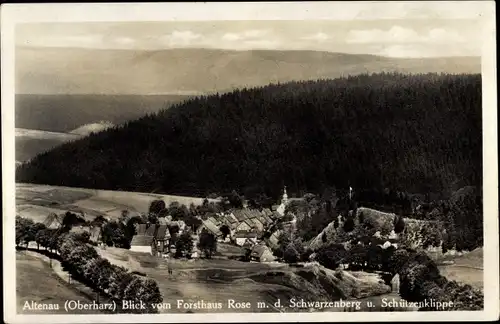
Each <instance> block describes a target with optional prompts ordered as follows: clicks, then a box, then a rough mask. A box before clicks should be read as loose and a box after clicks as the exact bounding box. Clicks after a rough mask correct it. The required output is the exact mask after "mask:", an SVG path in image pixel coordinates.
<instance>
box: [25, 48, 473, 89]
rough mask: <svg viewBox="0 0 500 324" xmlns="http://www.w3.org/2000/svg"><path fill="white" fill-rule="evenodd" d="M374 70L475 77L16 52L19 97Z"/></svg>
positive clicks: (461, 60)
mask: <svg viewBox="0 0 500 324" xmlns="http://www.w3.org/2000/svg"><path fill="white" fill-rule="evenodd" d="M377 72H401V73H427V72H437V73H441V72H443V73H480V72H481V63H480V58H479V57H449V58H422V59H420V58H419V59H406V58H405V59H403V58H389V57H382V56H376V55H366V54H362V55H361V54H343V53H333V52H322V51H307V50H294V51H283V50H249V51H234V50H223V49H202V48H198V49H165V50H149V51H146V50H142V51H136V50H103V49H78V48H50V47H45V48H41V47H36V48H35V47H18V48H16V92H17V93H20V94H143V95H148V94H179V95H185V94H191V95H192V94H200V93H205V94H206V93H213V92H226V91H230V90H233V89H235V88H242V87H255V86H264V85H267V84H269V83H283V82H288V81H297V80H317V79H326V78H336V77H340V76H342V75H356V74H362V73H377ZM97 81H98V82H97Z"/></svg>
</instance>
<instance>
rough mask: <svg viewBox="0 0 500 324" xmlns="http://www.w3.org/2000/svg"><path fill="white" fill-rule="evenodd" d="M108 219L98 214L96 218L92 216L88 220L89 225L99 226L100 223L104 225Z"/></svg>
mask: <svg viewBox="0 0 500 324" xmlns="http://www.w3.org/2000/svg"><path fill="white" fill-rule="evenodd" d="M107 221H108V220H107V219H106V218H104V216H102V215H99V216H97V217H96V218H94V219H93V220H92V221H91V222H90V226H95V227H101V226H102V225H104V224H105V223H106V222H107Z"/></svg>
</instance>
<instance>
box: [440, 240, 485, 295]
mask: <svg viewBox="0 0 500 324" xmlns="http://www.w3.org/2000/svg"><path fill="white" fill-rule="evenodd" d="M445 261H453V262H454V263H453V264H449V265H441V266H439V271H440V272H441V274H442V275H443V276H445V277H446V278H448V279H449V280H456V281H458V282H462V283H465V284H469V285H471V286H472V287H474V288H477V289H481V290H483V289H484V280H483V279H484V274H483V262H484V259H483V249H482V248H478V249H475V250H474V251H471V252H469V253H467V254H464V255H462V256H459V257H454V258H446V260H445Z"/></svg>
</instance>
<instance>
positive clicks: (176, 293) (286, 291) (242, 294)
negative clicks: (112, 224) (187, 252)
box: [97, 248, 390, 312]
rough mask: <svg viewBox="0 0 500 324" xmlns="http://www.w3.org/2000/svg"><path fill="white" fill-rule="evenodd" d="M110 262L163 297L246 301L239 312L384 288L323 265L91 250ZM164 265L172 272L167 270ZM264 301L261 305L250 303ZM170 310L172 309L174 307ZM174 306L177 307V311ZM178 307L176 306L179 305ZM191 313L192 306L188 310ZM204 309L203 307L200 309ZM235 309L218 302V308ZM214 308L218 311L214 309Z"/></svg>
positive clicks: (360, 295) (377, 291) (373, 279)
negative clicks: (152, 283) (138, 275)
mask: <svg viewBox="0 0 500 324" xmlns="http://www.w3.org/2000/svg"><path fill="white" fill-rule="evenodd" d="M97 250H98V253H99V254H100V255H101V256H102V257H104V258H106V259H108V260H109V261H110V262H111V263H114V264H117V265H120V266H125V267H127V268H128V269H130V270H131V271H140V272H142V273H144V274H146V276H147V277H149V278H152V279H155V280H156V281H157V282H158V285H159V288H160V291H161V293H162V294H163V301H164V302H172V303H173V304H175V303H176V301H177V300H178V299H183V300H185V301H197V300H202V299H203V300H205V301H210V302H222V303H224V304H227V300H228V299H235V300H237V301H245V302H251V303H252V306H253V307H252V308H249V309H241V310H240V311H243V312H263V311H264V312H275V311H276V309H275V308H274V307H273V306H272V305H274V303H275V302H276V301H277V299H281V303H283V305H282V306H284V308H283V309H282V311H287V312H288V311H291V312H293V311H308V309H307V308H306V309H293V308H289V307H287V306H288V305H287V304H288V300H289V299H290V298H296V299H297V300H299V299H300V298H304V299H305V300H311V301H334V300H339V299H340V298H342V299H344V300H345V299H351V298H363V297H367V296H376V295H381V294H384V293H387V292H389V291H390V287H389V286H387V285H385V284H384V283H383V282H382V281H381V280H380V279H379V278H377V275H372V276H370V275H369V274H365V276H358V277H356V276H354V275H352V274H351V273H349V272H346V271H340V270H339V271H332V270H330V269H326V268H324V267H323V266H319V265H311V266H308V267H304V268H294V267H289V266H287V265H286V264H266V263H248V262H240V261H234V260H215V259H213V260H204V259H200V260H192V261H190V262H186V261H183V260H175V259H171V260H166V259H159V258H156V257H153V256H151V255H149V254H146V253H138V252H132V251H129V250H124V249H117V248H106V249H105V250H103V249H97ZM168 269H171V270H172V273H171V274H169V273H168ZM257 302H266V304H267V305H269V308H267V309H262V308H261V309H258V308H256V305H257ZM171 311H175V310H174V308H173V309H172V310H170V312H171ZM177 311H179V310H177ZM180 311H182V310H180ZM194 311H195V312H196V310H194ZM204 311H206V310H204ZM231 311H232V312H236V310H228V309H227V307H225V306H224V307H223V310H222V312H231ZM219 312H220V311H219Z"/></svg>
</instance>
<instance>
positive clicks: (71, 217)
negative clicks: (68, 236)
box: [62, 211, 85, 230]
mask: <svg viewBox="0 0 500 324" xmlns="http://www.w3.org/2000/svg"><path fill="white" fill-rule="evenodd" d="M83 223H85V219H83V218H82V217H80V216H78V215H77V214H75V213H72V212H70V211H67V212H66V214H64V217H63V221H62V226H63V227H64V228H66V229H68V230H70V229H71V228H72V227H73V226H75V225H79V224H83Z"/></svg>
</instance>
